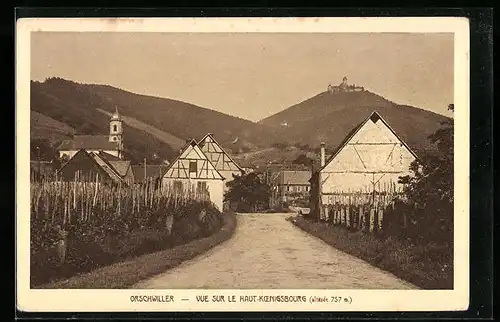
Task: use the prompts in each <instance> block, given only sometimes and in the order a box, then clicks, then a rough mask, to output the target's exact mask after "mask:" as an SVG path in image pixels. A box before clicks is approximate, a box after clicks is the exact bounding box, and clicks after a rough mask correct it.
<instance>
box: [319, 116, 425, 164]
mask: <svg viewBox="0 0 500 322" xmlns="http://www.w3.org/2000/svg"><path fill="white" fill-rule="evenodd" d="M370 119H372V120H381V121H382V122H383V123H384V125H385V126H387V128H388V129H389V130H390V131H391V132H392V133H393V134H394V135H395V136H396V138H397V139H398V140H399V141H400V142H401V143H402V144H403V145H404V146H405V147H406V148H407V149H408V151H410V153H411V154H412V155H413V156H414V157H415V158H416V159H418V157H417V155H416V154H415V153H414V152H413V151H412V149H411V148H410V147H409V146H408V145H407V144H406V143H405V142H404V141H403V139H401V137H399V135H398V134H397V133H396V132H395V131H394V130H393V129H392V127H391V126H390V125H389V124H388V123H387V122H386V121H385V120H384V119H383V118H382V116H380V114H379V113H378V112H377V111H373V112H372V113H371V114H370V115H369V116H368V117H367V118H366V119H365V120H363V122H361V123H359V124H358V125H357V126H355V127H354V128H353V129H352V130H351V131H350V132H349V133H348V134H347V136H346V137H345V138H344V139H343V140H342V141H341V142H340V144H339V145H338V146H337V148H336V149H335V150H334V151H333V153H332V155H331V156H330V157H329V158H328V160H326V161H325V165H324V166H322V167H320V168H319V169H318V170H317V171H321V170H323V169H324V168H325V167H326V166H327V165H328V164H329V163H330V162H331V161H332V160H333V159H334V158H335V157H336V156H337V154H338V153H339V152H340V151H341V150H342V149H343V148H344V147H345V146H346V145H347V143H348V142H349V141H350V140H351V139H352V137H354V136H355V135H356V133H358V131H359V130H360V129H361V128H362V127H363V126H364V125H365V124H366V122H368V120H370Z"/></svg>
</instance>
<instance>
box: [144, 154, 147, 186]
mask: <svg viewBox="0 0 500 322" xmlns="http://www.w3.org/2000/svg"><path fill="white" fill-rule="evenodd" d="M146 173H147V172H146V158H144V182H146V179H147V176H146Z"/></svg>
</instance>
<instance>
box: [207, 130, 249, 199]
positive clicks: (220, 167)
mask: <svg viewBox="0 0 500 322" xmlns="http://www.w3.org/2000/svg"><path fill="white" fill-rule="evenodd" d="M198 146H199V147H200V148H201V150H202V151H203V153H204V154H205V155H206V156H207V158H208V160H210V162H211V163H212V164H213V166H214V167H215V169H217V171H219V173H220V174H221V175H222V176H223V177H224V183H225V185H224V191H226V190H227V183H228V182H230V181H232V180H233V175H242V174H243V173H244V170H243V169H242V168H241V167H240V166H239V165H238V164H237V163H236V162H234V160H233V159H232V158H231V157H230V156H229V154H228V153H227V152H226V151H224V149H223V148H222V147H221V145H220V144H219V143H218V142H217V141H216V140H215V138H214V136H213V134H212V133H208V134H207V135H205V137H203V139H201V141H200V142H199V143H198Z"/></svg>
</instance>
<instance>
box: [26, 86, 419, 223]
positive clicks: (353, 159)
mask: <svg viewBox="0 0 500 322" xmlns="http://www.w3.org/2000/svg"><path fill="white" fill-rule="evenodd" d="M343 84H345V80H344V83H343ZM341 86H342V85H341ZM341 86H340V88H342V87H341ZM123 132H124V131H123V120H122V117H121V115H120V113H119V111H118V109H117V108H116V110H115V112H114V114H113V115H112V117H111V118H110V120H109V135H75V136H74V137H73V139H72V140H65V141H63V142H62V143H61V145H60V146H59V148H58V153H59V157H60V159H61V160H65V162H63V164H62V165H61V167H60V168H59V169H55V174H54V175H55V176H53V178H54V180H56V181H58V180H63V181H73V180H76V181H79V180H82V179H83V180H89V179H90V178H92V181H94V180H96V179H97V180H98V181H99V182H104V183H107V184H112V185H123V186H130V185H137V184H142V183H145V182H153V183H154V184H155V186H157V187H159V188H160V189H161V187H172V189H173V191H174V192H175V193H177V194H183V190H185V189H194V190H195V191H196V192H198V193H205V192H208V194H209V198H210V200H211V202H213V204H214V205H216V207H217V209H219V211H226V210H228V209H229V207H230V206H229V204H228V203H225V202H224V194H225V193H226V192H227V190H228V187H229V185H228V183H229V182H231V181H232V180H233V179H234V176H235V175H236V176H242V175H244V174H245V173H247V174H248V173H250V172H253V171H255V169H253V168H249V167H246V168H245V169H243V168H242V167H241V166H240V165H238V164H237V163H236V162H235V161H234V160H233V158H231V156H230V155H229V154H228V153H227V152H226V151H225V150H224V148H223V147H222V146H221V145H220V144H219V143H218V142H217V141H216V139H215V138H214V135H213V134H212V133H207V134H206V135H205V136H204V137H203V138H201V139H200V140H199V141H198V142H197V141H196V140H195V139H188V140H186V144H185V147H184V148H183V149H182V150H181V151H180V153H179V155H178V156H177V158H176V159H175V160H171V162H169V161H167V160H165V161H164V162H162V163H161V164H147V163H146V161H145V162H144V163H143V164H142V165H133V164H132V163H131V162H130V161H129V160H125V159H124V157H123V149H124V133H123ZM320 146H321V150H320V164H319V165H314V164H313V163H312V164H311V167H309V169H307V167H306V169H304V167H298V168H297V167H293V166H291V165H278V166H275V167H274V168H273V167H267V168H266V169H263V170H260V169H259V170H260V171H261V172H262V173H260V174H261V175H262V176H263V177H264V180H265V182H266V183H267V184H268V185H269V186H270V191H271V193H270V194H269V200H268V201H267V206H268V207H269V208H273V207H280V208H283V206H285V208H288V209H289V207H290V206H291V207H292V208H291V209H293V210H296V211H297V212H298V213H300V214H308V213H309V212H312V214H314V215H315V216H316V217H318V218H321V219H325V220H328V218H329V216H331V214H330V213H329V212H330V211H331V206H332V205H334V204H336V203H338V202H339V201H340V200H345V199H346V198H351V197H352V198H353V199H355V197H356V196H357V200H358V202H361V203H365V202H366V200H365V199H366V198H368V200H370V199H373V198H374V197H375V196H379V195H381V194H384V195H387V194H390V195H391V197H392V194H396V193H398V192H401V191H402V187H401V185H399V184H398V183H397V182H398V178H399V177H401V176H405V175H409V174H410V171H409V168H410V164H411V163H412V162H413V161H414V160H416V159H417V156H416V155H415V153H414V152H413V151H412V150H411V149H410V148H409V147H408V146H407V145H406V143H405V142H403V141H402V140H401V139H400V138H399V137H398V135H397V134H396V133H395V132H394V130H393V129H392V128H391V127H390V125H389V124H388V123H387V122H386V121H385V120H384V119H383V118H382V117H381V116H380V115H379V114H378V113H377V112H376V111H374V112H373V113H372V114H371V115H369V116H368V117H367V118H366V119H365V120H363V121H362V122H361V123H360V124H359V125H358V126H357V127H356V128H354V129H353V130H352V131H351V132H350V133H349V134H348V135H347V136H346V137H345V138H344V140H343V141H342V144H341V145H340V146H338V147H337V148H336V149H335V150H334V153H333V154H332V155H331V156H330V157H329V158H328V160H327V159H326V154H325V142H321V144H320ZM31 164H32V177H36V176H37V174H38V173H39V172H38V171H40V168H39V167H40V161H32V162H31ZM52 170H53V171H54V169H52ZM96 176H97V177H96ZM320 182H321V184H320ZM360 192H362V193H361V194H360ZM383 200H385V202H386V203H387V202H389V201H390V200H392V198H389V197H386V198H383ZM373 202H375V200H373ZM377 202H379V201H378V199H377ZM380 202H382V199H380ZM262 210H266V209H262ZM289 210H290V209H289ZM372 217H373V215H372ZM373 220H374V219H373V218H372V219H371V222H372V227H371V229H372V230H373V229H374V228H373V225H374V223H373ZM380 220H381V219H380Z"/></svg>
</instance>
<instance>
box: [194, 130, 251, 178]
mask: <svg viewBox="0 0 500 322" xmlns="http://www.w3.org/2000/svg"><path fill="white" fill-rule="evenodd" d="M208 137H210V138H211V139H212V142H211V143H212V144H216V145H217V146H218V147H219V149H221V151H222V153H224V154H225V155H226V156H227V158H228V159H229V160H230V161H231V162H232V163H233V164H234V165H235V166H236V167H237V168H238V170H240V171H243V169H242V168H241V167H240V165H239V164H238V163H236V162H234V160H233V158H231V156H230V155H229V154H228V153H227V152H226V151H225V150H224V148H222V146H221V145H220V144H219V142H217V140H215V138H214V135H213V133H207V134H206V135H205V136H204V137H203V138H202V139H201V140H200V141H199V143H198V146H199V147H200V148H201V149H202V150H203V146H204V145H205V143H206V142H205V141H206V139H207V138H208ZM217 170H220V169H217Z"/></svg>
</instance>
